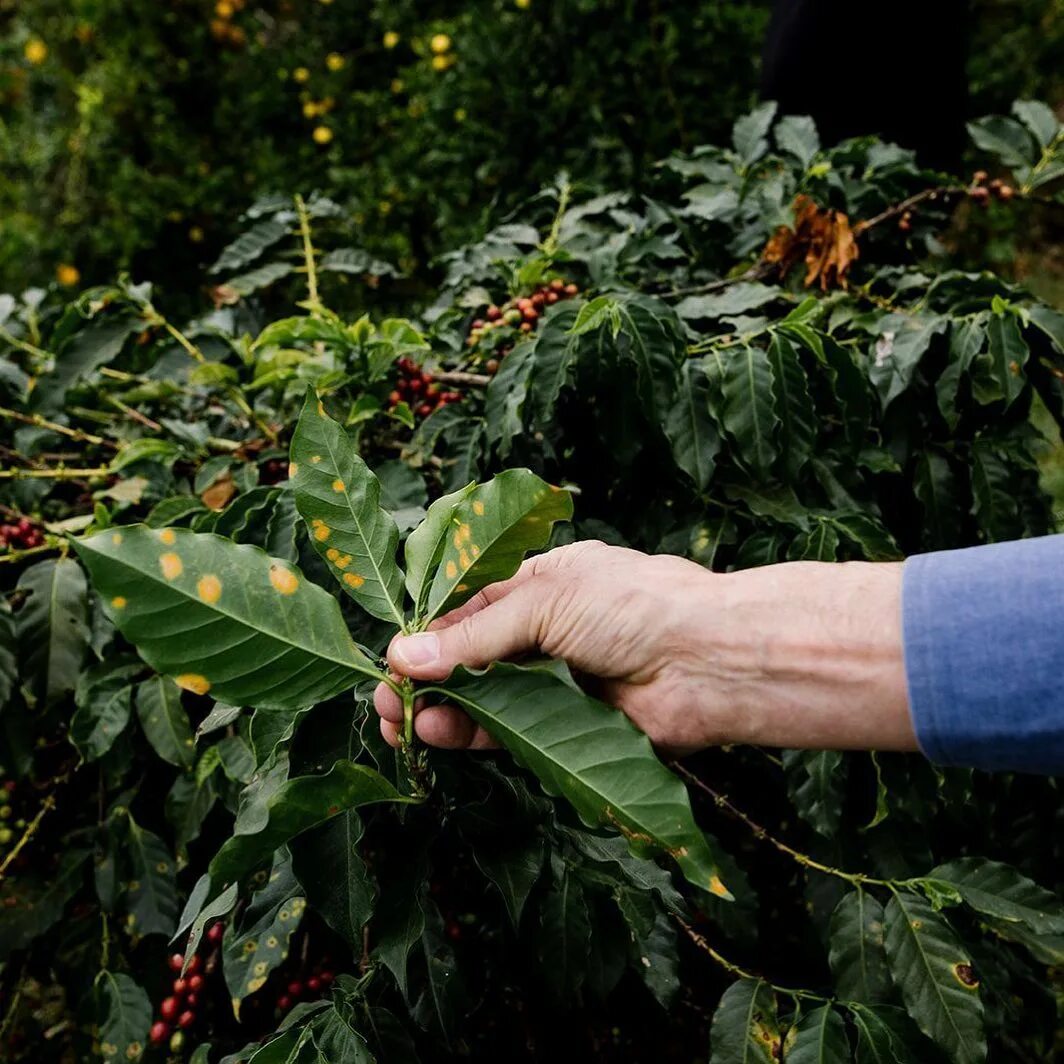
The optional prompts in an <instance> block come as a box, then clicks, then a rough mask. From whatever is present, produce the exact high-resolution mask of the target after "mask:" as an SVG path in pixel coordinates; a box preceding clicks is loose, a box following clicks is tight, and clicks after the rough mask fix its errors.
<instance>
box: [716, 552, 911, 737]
mask: <svg viewBox="0 0 1064 1064" xmlns="http://www.w3.org/2000/svg"><path fill="white" fill-rule="evenodd" d="M901 573H902V566H901V564H883V563H864V562H849V563H844V564H836V563H817V562H795V563H787V564H783V565H776V566H767V567H765V568H762V569H753V570H748V571H744V572H741V573H734V574H729V575H727V576H718V577H715V578H714V579H713V585H712V592H711V594H712V598H713V602H712V604H711V605H710V606H709V609H708V614H709V616H710V617H711V620H710V621H709V623H708V624H706V623H705V622H704V621H703V624H702V625H701V626H700V635H701V639H700V643H701V646H700V648H699V651H698V653H699V655H700V656H701V657H702V658H703V660H705V661H707V662H709V663H710V668H711V669H712V670H713V671H714V673H715V674H716V678H717V681H718V682H717V683H716V684H712V685H710V693H711V695H712V696H714V697H715V698H716V699H717V704H716V706H707V707H706V709H707V710H708V712H709V713H710V714H711V716H712V718H714V719H713V726H714V727H716V728H717V729H719V730H720V731H722V732H724V733H726V734H727V738H725V739H720V738H717V739H716V740H715V741H717V742H720V741H724V742H739V743H752V744H757V745H765V746H778V747H797V748H812V749H882V750H915V749H917V744H916V739H915V735H914V732H913V727H912V722H911V719H910V714H909V705H908V694H907V689H906V677H905V663H904V651H903V644H902V622H901Z"/></svg>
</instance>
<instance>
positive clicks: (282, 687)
mask: <svg viewBox="0 0 1064 1064" xmlns="http://www.w3.org/2000/svg"><path fill="white" fill-rule="evenodd" d="M972 135H973V139H974V142H975V144H976V145H977V147H978V149H979V150H980V151H981V152H983V154H984V157H985V159H986V162H985V170H983V171H980V172H978V173H976V174H975V175H974V176H973V177H972V178H970V179H967V180H960V179H957V178H954V177H950V176H948V175H943V174H937V173H929V172H926V171H922V170H920V169H919V168H918V167H917V166H916V165H915V163H914V161H913V159H912V157H911V155H910V154H909V153H907V152H906V151H903V150H901V149H899V148H896V147H893V146H891V145H888V144H883V143H879V142H876V141H873V140H860V141H851V142H847V143H845V144H842V145H840V146H838V147H834V148H830V149H825V148H823V147H822V146H821V144H820V142H819V139H818V137H817V134H816V130H815V128H814V126H813V124H812V123H811V122H810V121H809V120H808V119H803V118H800V117H785V118H780V119H778V120H777V116H776V114H775V109H774V107H773V106H772V105H770V104H769V105H765V106H763V107H761V108H759V109H758V110H757V111H755V112H753V113H752V114H750V115H748V116H746V117H744V118H742V119H740V120H739V121H738V122H737V123H736V125H735V128H734V131H733V135H732V142H731V144H730V145H729V146H728V147H726V148H715V147H704V148H699V149H696V150H694V151H692V152H690V153H686V154H677V155H674V156H671V157H670V158H668V159H666V160H664V162H663V163H662V164H661V165H660V166H659V167H658V168H657V171H656V176H655V178H654V182H653V187H652V188H649V189H648V190H647V191H646V192H645V193H639V194H636V193H630V192H620V191H608V190H605V191H601V192H600V193H599V194H596V195H594V196H590V197H585V196H582V195H578V194H577V193H576V192H575V191H574V189H573V187H572V186H571V184H570V183H569V181H568V179H567V178H566V177H565V176H564V175H561V176H559V177H558V178H557V180H556V181H555V182H554V184H552V185H551V186H550V187H548V188H547V189H545V190H544V191H543V193H542V194H540V195H539V196H537V197H536V198H534V199H533V200H532V201H531V202H530V203H529V204H527V205H526V207H525V209H524V211H523V213H521V214H519V215H517V216H514V217H511V218H509V219H507V220H506V221H505V222H504V223H503V224H500V225H498V226H497V227H496V228H494V229H492V230H491V231H490V232H488V233H487V235H486V236H485V237H484V238H483V239H482V240H479V241H478V242H476V243H474V244H471V245H468V246H464V247H461V248H458V249H456V250H453V251H451V252H450V253H448V254H446V255H445V256H443V258H442V259H441V261H440V269H441V271H442V276H443V281H442V283H441V285H440V287H439V289H438V291H437V292H436V293H435V294H434V296H433V297H432V298H431V300H429V301H425V302H421V303H418V304H416V305H409V306H406V307H402V306H398V305H397V306H396V307H395V308H394V312H395V313H396V315H397V316H394V317H383V316H381V315H380V314H379V313H376V312H375V313H374V314H373V315H370V314H369V313H367V312H366V306H367V305H370V306H374V305H376V296H374V295H373V284H374V283H375V282H374V280H373V279H374V278H377V277H380V276H382V275H384V274H385V271H386V269H387V267H386V264H384V263H380V262H376V261H375V260H373V259H371V258H370V257H369V256H368V255H367V253H366V252H364V251H362V250H360V249H359V248H357V247H352V246H349V245H346V244H344V243H343V241H344V234H345V231H346V230H345V227H344V225H343V222H344V218H343V211H341V209H340V208H338V207H337V206H336V205H335V204H334V203H332V202H331V201H330V200H329V199H328V198H327V197H325V196H321V195H318V196H312V197H308V198H306V199H303V198H298V197H297V198H296V199H295V200H291V201H290V200H287V199H277V198H271V199H268V200H262V201H260V202H258V203H256V204H255V205H254V206H253V207H252V208H251V210H250V211H249V212H248V213H247V215H246V217H245V219H244V232H243V233H242V235H241V236H240V237H239V238H238V239H237V240H236V241H235V242H234V243H232V244H231V245H230V246H229V247H227V248H226V249H225V250H224V251H223V253H222V255H221V257H220V258H219V260H218V263H217V264H216V267H215V268H214V269H213V270H212V271H211V273H210V275H209V276H208V277H207V278H206V279H205V288H206V291H207V294H208V295H209V297H210V301H209V306H208V307H207V308H206V309H205V310H204V311H203V313H202V314H201V315H200V316H199V317H197V318H195V319H193V320H191V321H188V322H185V321H182V320H174V317H173V315H172V314H171V313H170V312H169V311H168V310H167V307H168V306H169V305H170V303H171V301H172V296H171V295H170V294H168V293H165V292H161V291H159V292H157V291H155V290H154V289H153V288H152V287H151V285H149V284H147V283H145V282H142V281H136V282H135V281H133V280H131V279H129V278H120V279H119V280H118V281H117V282H116V283H114V284H111V285H107V286H104V287H97V288H91V289H88V290H86V291H84V292H82V293H81V294H80V295H79V296H78V297H77V298H76V299H74V300H72V301H70V302H66V303H64V302H62V301H60V300H57V299H56V298H55V297H54V296H53V295H48V294H46V293H44V292H42V291H40V290H29V291H26V292H24V293H22V294H21V295H19V296H5V297H0V345H2V346H3V350H4V361H3V362H0V391H2V393H3V396H4V405H3V406H0V425H2V429H0V448H2V454H3V468H2V469H0V510H2V516H3V520H4V527H3V530H2V531H3V544H2V546H0V551H3V553H2V554H0V591H2V594H0V706H2V712H0V761H2V765H3V770H4V776H3V795H2V801H3V803H4V804H3V805H2V806H0V820H2V824H3V826H2V827H0V855H2V856H0V964H2V969H0V994H2V997H0V1017H2V1018H0V1042H2V1044H3V1046H4V1055H5V1059H7V1060H11V1061H13V1062H22V1061H30V1060H33V1061H41V1060H48V1061H51V1060H55V1061H69V1060H88V1059H92V1058H93V1057H94V1056H99V1057H101V1058H102V1059H104V1060H109V1061H118V1060H127V1061H138V1060H141V1059H143V1060H146V1061H150V1060H160V1061H161V1060H173V1061H191V1062H194V1064H204V1062H207V1061H210V1062H212V1064H218V1062H219V1061H222V1062H226V1064H237V1062H248V1064H250V1062H255V1064H270V1062H274V1061H277V1062H281V1061H284V1062H300V1064H303V1062H312V1061H326V1062H330V1064H331V1062H347V1061H352V1062H365V1061H372V1060H378V1061H388V1062H389V1064H391V1062H398V1061H415V1060H426V1061H431V1060H440V1061H442V1060H453V1059H460V1058H472V1059H496V1058H499V1057H503V1058H505V1059H515V1060H516V1059H527V1060H537V1059H542V1058H543V1057H544V1056H546V1055H547V1054H548V1053H552V1052H556V1053H563V1054H567V1056H566V1057H565V1058H563V1059H571V1058H572V1057H573V1055H574V1054H576V1053H580V1054H583V1055H585V1056H590V1057H591V1059H596V1060H617V1061H621V1060H623V1061H636V1060H675V1061H680V1060H683V1061H689V1060H709V1061H712V1062H713V1064H730V1062H732V1061H745V1062H753V1061H759V1062H765V1064H769V1062H773V1061H779V1060H784V1061H790V1062H792V1064H809V1062H814V1061H815V1062H821V1064H834V1062H839V1061H848V1060H851V1059H856V1060H857V1061H860V1062H870V1061H874V1062H910V1061H921V1062H922V1061H928V1062H932V1061H953V1062H956V1064H976V1062H980V1061H983V1060H987V1059H993V1060H996V1061H1013V1060H1015V1061H1020V1060H1025V1061H1026V1060H1032V1059H1035V1060H1049V1059H1053V1058H1054V1055H1055V1054H1059V1053H1060V1052H1061V1051H1062V1049H1064V1045H1062V1042H1061V1039H1062V1032H1064V1022H1062V1013H1064V983H1062V981H1061V975H1060V973H1061V971H1064V903H1062V901H1061V897H1060V895H1061V892H1062V890H1064V875H1062V871H1061V870H1062V868H1064V847H1062V843H1061V839H1062V832H1061V827H1062V822H1061V815H1062V805H1061V802H1060V798H1059V791H1058V787H1057V783H1056V781H1054V780H1050V779H1040V778H1036V777H1024V776H1020V775H1012V774H1000V775H990V774H984V773H977V772H974V771H970V770H966V769H958V768H948V769H946V768H940V767H937V766H934V765H931V764H929V763H928V762H927V761H926V760H924V759H923V758H921V757H916V756H903V755H898V754H878V753H860V754H842V753H839V752H837V751H830V750H828V751H808V750H788V751H775V750H766V749H754V748H740V747H735V748H724V749H718V750H711V751H707V752H705V753H704V754H701V755H698V756H696V757H693V758H690V759H688V760H687V761H685V762H683V763H680V762H675V761H666V760H663V759H661V758H659V756H658V755H657V754H656V753H655V751H654V750H653V748H652V747H651V744H650V742H649V741H648V739H647V738H646V737H645V736H644V735H642V734H641V733H640V732H639V731H638V730H637V729H636V728H635V727H634V725H632V724H631V723H629V721H628V720H627V718H625V717H624V716H623V715H621V714H619V713H617V712H616V711H614V710H612V709H610V708H609V707H607V706H605V705H603V704H602V703H600V702H598V701H596V700H595V699H594V698H592V697H590V696H589V695H588V694H586V693H585V692H584V690H583V689H582V688H581V686H580V683H579V682H578V678H574V676H573V675H571V674H570V673H569V671H568V670H567V669H566V667H565V665H564V663H562V662H558V661H549V660H544V661H538V660H537V661H522V662H506V663H496V664H494V665H492V666H491V667H489V668H487V669H484V670H465V669H459V670H457V671H456V672H455V673H454V674H453V675H452V676H451V677H450V678H449V679H448V680H446V681H445V682H442V683H440V684H436V685H432V686H431V687H424V686H423V687H418V686H415V685H414V684H412V683H411V682H409V681H406V680H402V681H400V680H397V679H396V678H395V677H394V676H393V675H391V674H390V673H389V672H388V671H387V668H386V666H385V665H384V663H383V658H382V655H383V652H384V649H385V647H386V646H387V644H388V642H389V640H390V639H391V638H392V636H393V635H394V634H395V633H397V632H405V633H410V632H416V631H420V630H422V629H424V628H425V627H426V626H427V625H428V624H430V623H432V621H433V620H435V619H436V618H439V617H441V616H442V615H444V614H446V613H447V612H448V611H450V610H452V609H454V608H455V607H457V606H459V605H461V604H462V603H463V602H465V601H467V600H468V599H469V598H470V597H471V596H473V595H474V594H475V593H476V592H477V591H478V590H480V589H482V588H483V587H485V586H487V585H488V584H490V583H493V582H495V581H498V580H501V579H505V578H507V577H509V576H511V575H512V574H513V573H514V572H515V571H516V570H517V568H518V566H519V565H520V563H521V562H522V560H523V559H524V558H525V557H527V556H529V555H530V554H532V553H535V552H538V551H542V550H545V549H549V548H551V547H553V546H557V545H560V544H565V543H569V542H572V541H574V540H579V539H589V538H595V539H600V540H605V541H607V542H610V543H618V544H628V545H631V546H634V547H637V548H639V549H641V550H644V551H649V552H668V553H674V554H684V555H687V556H688V557H690V558H692V559H694V560H696V561H697V562H699V563H701V564H702V565H704V566H706V567H708V568H712V569H715V570H718V571H731V570H736V569H741V568H745V567H750V566H758V565H766V564H770V563H775V562H781V561H785V560H788V559H816V560H821V561H844V560H847V559H869V560H886V559H898V558H901V557H903V556H904V555H906V554H909V553H914V552H917V551H921V550H926V549H936V548H949V547H958V546H963V545H969V544H974V543H980V542H990V541H995V540H1003V539H1008V538H1014V537H1021V536H1030V535H1041V534H1045V533H1048V532H1052V531H1054V530H1057V529H1059V528H1060V527H1061V525H1062V524H1064V518H1062V514H1061V511H1060V507H1061V495H1060V494H1059V486H1055V482H1054V480H1053V476H1052V471H1053V468H1054V461H1059V458H1058V457H1057V456H1058V455H1059V451H1060V448H1061V446H1062V444H1061V437H1060V428H1061V426H1062V425H1064V314H1061V313H1060V312H1059V311H1057V310H1054V309H1052V308H1051V307H1049V306H1046V305H1045V304H1042V303H1040V302H1038V301H1037V300H1036V299H1034V298H1033V297H1032V296H1031V295H1030V294H1029V293H1027V292H1026V291H1024V290H1023V289H1022V288H1020V287H1018V286H1015V285H1013V284H1010V283H1007V282H1005V281H1003V280H1002V279H1000V278H998V277H996V276H994V275H993V274H991V273H989V272H983V273H966V272H961V271H959V270H956V269H952V268H950V266H949V263H948V260H947V259H946V257H945V255H944V253H943V243H942V240H943V235H944V234H946V233H948V230H949V227H950V225H951V224H952V221H953V219H954V218H955V217H956V216H957V215H958V214H961V215H963V214H964V213H966V212H973V211H983V210H985V211H988V212H992V213H993V214H995V215H1002V216H1004V215H1005V214H1006V213H1007V212H1011V211H1016V210H1019V209H1025V208H1031V207H1033V206H1039V205H1040V206H1041V207H1044V208H1045V209H1053V205H1054V204H1059V203H1060V202H1061V200H1060V178H1061V176H1062V174H1064V130H1062V127H1061V125H1060V124H1059V123H1058V122H1057V120H1056V118H1055V117H1054V116H1053V114H1052V112H1051V111H1050V110H1049V109H1048V108H1047V107H1045V106H1044V105H1041V104H1038V103H1033V102H1021V103H1018V104H1017V105H1016V107H1015V109H1014V112H1013V114H1012V115H1011V116H1009V117H1001V116H998V117H993V118H989V119H986V120H983V121H980V122H978V123H974V124H973V126H972ZM352 277H354V278H357V279H361V280H362V282H366V283H362V284H356V285H352V284H351V283H350V281H351V279H352ZM177 295H178V297H179V299H182V300H183V299H186V298H187V296H188V294H187V293H178V294H177ZM400 315H401V316H400ZM1054 491H1056V492H1057V494H1056V496H1055V497H1054V494H1053V492H1054ZM379 683H384V684H387V685H388V686H390V687H391V688H392V689H393V690H394V691H395V693H396V694H397V695H398V696H399V697H400V698H401V700H402V704H403V708H404V723H403V725H402V728H401V733H400V735H401V742H400V747H399V749H398V750H393V749H392V748H391V747H390V746H388V745H387V744H385V743H384V741H383V739H382V737H381V735H380V732H379V729H378V726H377V718H376V715H375V713H373V711H372V709H371V708H370V697H371V694H372V691H373V689H374V687H375V686H376V685H377V684H379ZM422 695H432V696H433V697H435V698H439V699H442V700H446V701H448V702H450V703H452V704H455V705H457V706H460V707H461V708H463V709H464V710H465V711H466V712H467V713H468V714H469V715H470V716H471V717H472V718H473V719H474V720H475V721H476V722H478V723H479V724H480V725H482V726H483V727H484V728H485V729H486V730H487V731H488V732H489V733H490V734H491V735H492V736H493V737H494V738H495V739H496V740H497V741H498V743H499V744H500V747H501V748H500V749H499V750H497V751H489V752H478V753H468V752H452V751H443V750H435V749H428V748H426V747H424V746H423V745H421V744H419V742H418V740H417V739H416V737H415V735H414V732H413V728H412V721H413V715H414V713H415V710H416V708H417V706H416V703H417V699H418V698H419V697H421V696H422Z"/></svg>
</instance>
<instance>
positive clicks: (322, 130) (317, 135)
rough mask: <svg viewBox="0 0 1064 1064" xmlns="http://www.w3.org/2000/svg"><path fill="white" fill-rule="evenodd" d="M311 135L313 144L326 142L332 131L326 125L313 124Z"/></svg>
mask: <svg viewBox="0 0 1064 1064" xmlns="http://www.w3.org/2000/svg"><path fill="white" fill-rule="evenodd" d="M311 136H313V137H314V143H315V144H328V143H329V142H330V141H331V140H332V139H333V131H332V130H331V129H330V128H329V127H328V126H315V127H314V132H313V133H312V134H311Z"/></svg>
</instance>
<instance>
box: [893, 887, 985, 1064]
mask: <svg viewBox="0 0 1064 1064" xmlns="http://www.w3.org/2000/svg"><path fill="white" fill-rule="evenodd" d="M884 927H885V935H884V944H885V945H886V949H887V959H888V961H889V962H890V971H891V975H892V976H893V977H894V982H895V984H896V985H897V987H898V990H899V991H900V992H901V996H902V1000H903V1001H904V1002H905V1006H906V1008H907V1009H908V1012H909V1015H910V1016H911V1017H912V1018H913V1019H914V1020H915V1021H916V1025H917V1027H919V1028H920V1030H921V1031H922V1032H923V1033H924V1034H925V1035H927V1036H928V1038H930V1039H931V1040H932V1041H934V1042H937V1043H938V1045H939V1046H941V1047H942V1049H944V1050H945V1051H946V1055H947V1056H948V1057H949V1058H950V1060H952V1061H955V1062H956V1064H982V1061H984V1060H986V1054H987V1045H986V1034H985V1032H984V1030H983V1002H982V999H981V998H980V997H979V979H978V976H977V975H976V974H975V972H974V971H973V968H972V962H971V958H970V957H969V955H968V953H967V951H966V950H965V948H964V946H963V945H962V944H961V943H960V941H959V940H958V939H957V936H956V935H955V934H954V931H953V928H952V927H950V925H949V923H948V922H947V921H946V919H945V917H944V916H942V914H941V913H937V912H935V910H934V909H933V908H932V906H931V903H930V902H928V901H927V900H926V899H925V898H922V897H920V896H919V895H917V894H911V893H908V892H907V891H898V892H895V894H894V896H893V897H892V898H891V899H890V901H889V902H887V906H886V910H885V918H884Z"/></svg>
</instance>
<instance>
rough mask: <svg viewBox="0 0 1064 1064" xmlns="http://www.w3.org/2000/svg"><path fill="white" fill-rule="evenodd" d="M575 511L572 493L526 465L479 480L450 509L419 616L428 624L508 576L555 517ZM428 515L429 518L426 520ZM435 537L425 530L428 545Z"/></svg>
mask: <svg viewBox="0 0 1064 1064" xmlns="http://www.w3.org/2000/svg"><path fill="white" fill-rule="evenodd" d="M440 502H443V500H442V499H441V500H440ZM431 512H432V511H431V510H430V515H431ZM444 512H445V511H442V510H441V513H440V517H441V518H442V516H443V514H444ZM572 515H573V499H572V496H571V495H570V494H569V492H567V491H561V490H559V489H557V488H554V487H552V486H551V485H550V484H548V483H547V482H546V481H544V480H541V479H540V478H539V477H537V476H536V475H535V473H532V472H530V471H529V470H527V469H508V470H506V472H504V473H500V474H499V475H498V476H497V477H494V478H492V479H491V480H490V481H488V483H487V484H480V485H478V486H477V487H476V488H474V489H473V490H472V491H471V492H469V493H468V494H467V495H465V496H464V497H463V498H461V499H459V500H458V502H457V504H456V505H455V506H454V508H453V509H452V510H451V511H450V513H449V514H447V531H446V534H445V535H444V536H443V544H442V549H440V550H439V554H438V559H437V560H436V569H435V572H434V574H433V576H432V583H431V586H430V587H429V591H428V596H427V598H426V600H425V610H424V616H423V617H419V618H418V619H419V621H421V622H422V623H427V622H428V621H430V620H432V619H433V618H434V617H438V616H440V615H441V614H443V613H447V612H448V611H449V610H453V609H455V608H456V607H458V606H460V605H461V604H462V603H463V602H465V601H466V600H467V599H469V598H471V597H472V596H473V595H475V594H476V593H477V592H478V591H479V590H480V589H481V588H482V587H486V586H487V585H488V584H494V583H495V582H496V581H499V580H506V579H509V577H511V576H513V575H514V573H516V572H517V570H518V568H519V567H520V565H521V562H522V561H523V560H524V557H525V555H526V554H528V553H529V552H530V551H535V550H542V548H543V547H545V546H546V545H547V543H548V542H549V540H550V535H551V529H552V528H553V526H554V522H555V521H567V520H569V518H570V517H572ZM429 520H430V518H429V517H426V519H425V522H426V523H428V521H429ZM419 532H420V529H418V530H417V531H415V532H413V533H411V537H413V536H416V535H417V534H418V533H419ZM431 540H432V536H431V535H426V541H427V542H426V545H425V546H426V548H427V546H428V542H431ZM425 553H426V554H427V550H426V552H425Z"/></svg>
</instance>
